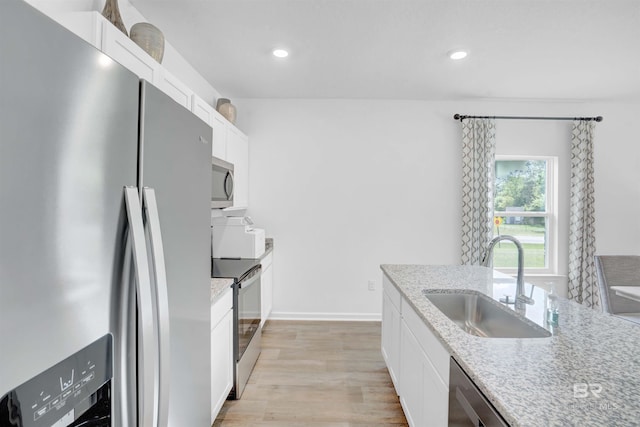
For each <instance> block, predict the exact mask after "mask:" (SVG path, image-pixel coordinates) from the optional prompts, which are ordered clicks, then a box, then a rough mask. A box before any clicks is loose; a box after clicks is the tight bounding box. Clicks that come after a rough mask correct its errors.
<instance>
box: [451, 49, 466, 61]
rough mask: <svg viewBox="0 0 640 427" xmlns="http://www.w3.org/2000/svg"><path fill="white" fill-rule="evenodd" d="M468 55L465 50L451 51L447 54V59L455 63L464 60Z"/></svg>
mask: <svg viewBox="0 0 640 427" xmlns="http://www.w3.org/2000/svg"><path fill="white" fill-rule="evenodd" d="M468 54H469V52H467V51H466V50H452V51H451V52H449V58H451V59H453V60H454V61H457V60H458V59H464V58H466V57H467V55H468Z"/></svg>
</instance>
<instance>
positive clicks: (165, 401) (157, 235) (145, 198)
mask: <svg viewBox="0 0 640 427" xmlns="http://www.w3.org/2000/svg"><path fill="white" fill-rule="evenodd" d="M142 203H143V208H144V215H145V222H146V226H147V230H148V232H149V238H150V243H151V260H152V264H151V265H152V268H153V276H154V277H155V295H156V301H155V303H156V313H157V318H158V352H159V354H158V356H159V380H160V381H159V387H158V424H157V426H158V427H167V425H168V423H169V376H170V364H169V363H170V359H169V355H170V353H171V347H170V342H169V337H170V334H169V295H168V288H167V273H166V268H165V262H164V248H163V245H162V232H161V229H160V216H159V213H158V204H157V202H156V193H155V190H154V189H153V188H149V187H144V188H143V189H142Z"/></svg>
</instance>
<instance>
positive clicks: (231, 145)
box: [211, 111, 249, 208]
mask: <svg viewBox="0 0 640 427" xmlns="http://www.w3.org/2000/svg"><path fill="white" fill-rule="evenodd" d="M211 126H212V127H213V144H211V155H212V156H214V157H218V158H219V159H222V160H226V161H227V162H229V163H233V177H234V180H233V182H234V186H233V188H234V190H233V207H236V208H237V207H240V208H246V207H248V206H249V138H248V137H247V135H245V134H244V133H242V132H241V131H240V129H238V128H237V127H235V126H234V125H232V124H231V123H230V122H229V121H228V120H227V119H225V118H224V117H222V115H221V114H220V113H218V112H217V111H214V112H213V122H212V125H211Z"/></svg>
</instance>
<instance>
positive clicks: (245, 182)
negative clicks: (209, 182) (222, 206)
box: [227, 126, 249, 207]
mask: <svg viewBox="0 0 640 427" xmlns="http://www.w3.org/2000/svg"><path fill="white" fill-rule="evenodd" d="M227 161H228V162H231V163H233V166H234V180H233V181H234V188H235V190H234V192H233V206H234V207H247V206H249V139H248V138H247V136H246V135H245V134H243V133H242V132H240V131H239V130H238V129H237V128H236V127H234V126H229V128H228V133H227Z"/></svg>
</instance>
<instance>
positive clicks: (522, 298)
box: [516, 295, 536, 305]
mask: <svg viewBox="0 0 640 427" xmlns="http://www.w3.org/2000/svg"><path fill="white" fill-rule="evenodd" d="M516 301H518V302H524V303H526V304H529V305H533V304H535V303H536V302H535V300H534V299H533V298H531V297H528V296H526V295H518V296H517V297H516Z"/></svg>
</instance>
